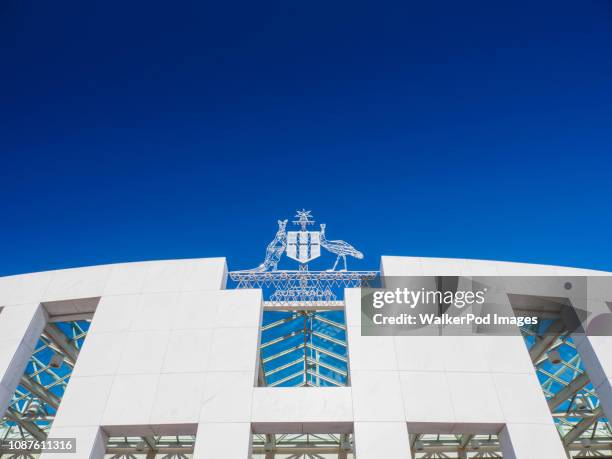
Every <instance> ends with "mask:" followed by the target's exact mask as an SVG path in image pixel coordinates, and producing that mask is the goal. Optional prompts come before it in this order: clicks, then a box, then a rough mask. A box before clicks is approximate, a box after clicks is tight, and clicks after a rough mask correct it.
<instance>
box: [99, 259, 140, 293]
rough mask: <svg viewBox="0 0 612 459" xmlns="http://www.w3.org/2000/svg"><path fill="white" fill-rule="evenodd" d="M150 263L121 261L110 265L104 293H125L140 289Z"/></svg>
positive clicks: (135, 291)
mask: <svg viewBox="0 0 612 459" xmlns="http://www.w3.org/2000/svg"><path fill="white" fill-rule="evenodd" d="M149 264H150V263H146V262H140V263H121V264H116V265H112V271H111V274H110V276H109V278H108V282H107V283H106V288H105V289H104V295H105V296H106V295H127V294H135V293H140V292H141V291H142V288H143V285H144V281H145V276H146V275H147V270H148V268H149Z"/></svg>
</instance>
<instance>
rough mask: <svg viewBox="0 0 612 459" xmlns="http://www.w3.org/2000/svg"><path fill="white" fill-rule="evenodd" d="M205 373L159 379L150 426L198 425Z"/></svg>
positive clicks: (167, 376) (173, 375) (174, 375)
mask: <svg viewBox="0 0 612 459" xmlns="http://www.w3.org/2000/svg"><path fill="white" fill-rule="evenodd" d="M204 376H205V375H204V374H203V373H180V374H165V375H161V376H160V377H159V383H158V385H157V391H156V393H155V398H154V401H153V410H152V412H151V420H150V424H153V425H157V424H159V425H163V424H185V423H197V422H198V419H199V417H200V404H201V401H202V394H203V391H204Z"/></svg>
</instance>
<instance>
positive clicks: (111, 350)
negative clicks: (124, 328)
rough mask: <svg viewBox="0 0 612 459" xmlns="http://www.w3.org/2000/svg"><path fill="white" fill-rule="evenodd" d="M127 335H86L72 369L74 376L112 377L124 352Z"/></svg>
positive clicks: (111, 333)
mask: <svg viewBox="0 0 612 459" xmlns="http://www.w3.org/2000/svg"><path fill="white" fill-rule="evenodd" d="M126 339H127V333H125V332H114V333H113V332H109V333H92V334H88V336H87V339H86V340H85V343H84V344H83V348H82V350H81V352H79V358H78V359H77V363H76V365H75V367H74V372H73V375H74V376H101V375H114V374H115V373H117V370H118V368H119V362H120V361H121V357H122V355H123V351H124V350H125V345H126Z"/></svg>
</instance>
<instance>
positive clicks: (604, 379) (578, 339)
mask: <svg viewBox="0 0 612 459" xmlns="http://www.w3.org/2000/svg"><path fill="white" fill-rule="evenodd" d="M589 280H591V279H589ZM590 285H591V284H589V286H590ZM587 310H588V313H589V319H588V324H587V330H588V334H587V335H585V334H580V335H578V334H576V335H574V336H573V339H574V342H575V344H576V348H577V350H578V353H579V354H580V358H581V359H582V363H583V365H584V368H585V370H586V372H587V374H588V376H589V380H590V381H591V383H592V384H593V387H594V389H595V392H596V393H597V396H598V397H599V401H600V406H601V408H602V409H603V412H604V414H605V415H606V416H607V417H608V418H609V417H612V302H608V303H607V302H605V301H603V300H588V304H587Z"/></svg>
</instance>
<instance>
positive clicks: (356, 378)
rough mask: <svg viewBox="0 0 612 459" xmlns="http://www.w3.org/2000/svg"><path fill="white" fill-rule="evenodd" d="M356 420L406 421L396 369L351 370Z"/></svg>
mask: <svg viewBox="0 0 612 459" xmlns="http://www.w3.org/2000/svg"><path fill="white" fill-rule="evenodd" d="M351 385H352V389H353V410H354V414H355V421H404V420H405V418H404V409H403V404H402V403H401V400H402V394H401V387H400V381H399V374H398V372H396V371H351Z"/></svg>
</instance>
